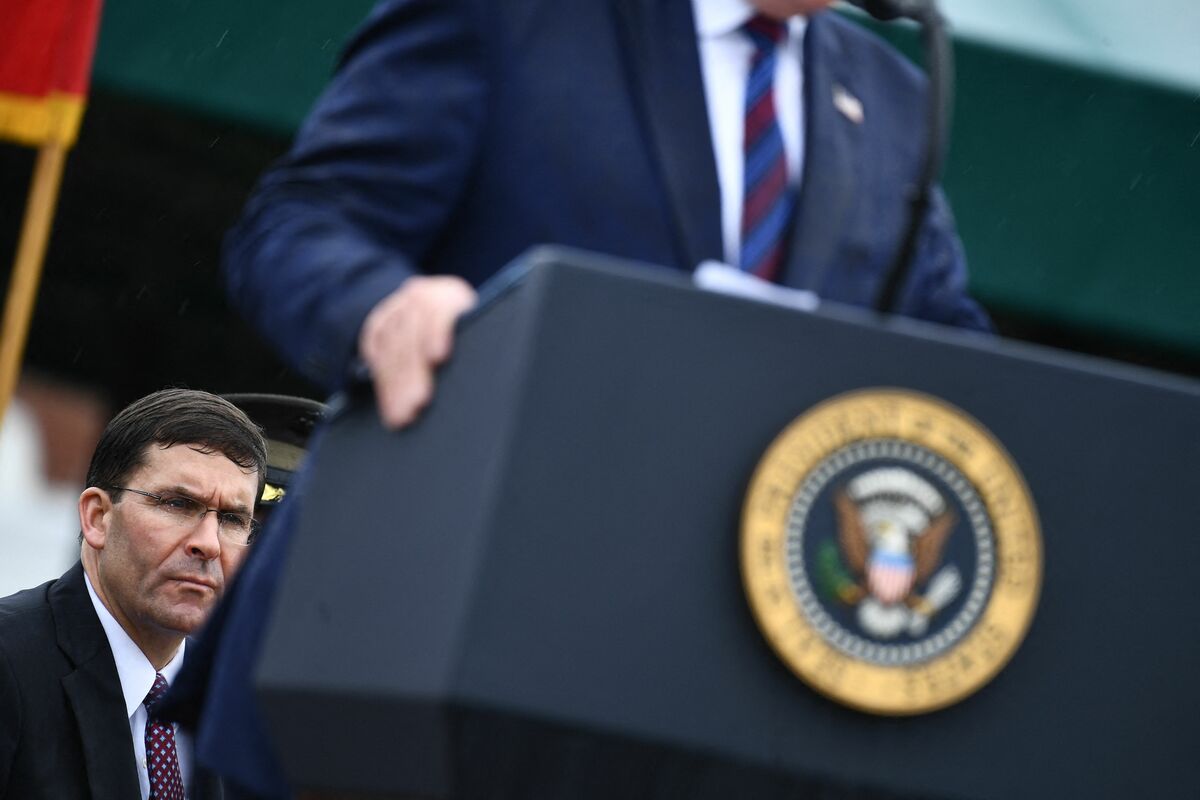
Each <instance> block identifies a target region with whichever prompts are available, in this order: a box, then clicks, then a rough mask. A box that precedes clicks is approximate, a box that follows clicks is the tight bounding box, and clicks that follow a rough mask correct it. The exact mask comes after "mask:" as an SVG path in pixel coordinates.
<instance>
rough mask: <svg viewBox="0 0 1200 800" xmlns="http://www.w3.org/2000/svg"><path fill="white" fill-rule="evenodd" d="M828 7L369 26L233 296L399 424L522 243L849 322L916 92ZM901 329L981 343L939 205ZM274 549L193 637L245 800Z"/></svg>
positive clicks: (733, 0) (886, 228)
mask: <svg viewBox="0 0 1200 800" xmlns="http://www.w3.org/2000/svg"><path fill="white" fill-rule="evenodd" d="M831 2H832V0H691V2H688V0H552V1H551V0H513V1H512V2H505V3H492V2H486V1H485V0H438V1H437V2H432V1H430V0H389V2H383V3H381V4H380V5H378V6H377V7H376V8H375V10H374V12H373V13H372V14H371V16H370V18H369V19H368V20H367V22H366V24H365V25H364V27H363V28H362V29H361V31H360V32H359V33H358V35H357V36H356V37H355V38H354V40H353V41H352V42H351V43H350V45H349V47H348V49H347V51H346V53H345V55H344V59H343V61H342V63H341V66H340V68H339V70H338V72H337V74H336V76H335V77H334V79H333V81H332V83H331V85H330V86H329V88H328V89H327V91H326V92H325V93H324V95H323V96H322V97H321V99H320V100H319V101H318V102H317V105H316V107H315V108H314V110H313V111H312V113H311V115H310V116H309V118H308V120H307V121H306V123H305V124H304V125H303V127H302V129H301V130H300V132H299V134H298V136H297V138H296V141H295V143H294V145H293V147H292V149H291V151H290V153H289V154H288V155H287V156H286V157H284V158H283V159H282V161H281V162H279V163H278V164H277V165H276V166H275V167H274V168H273V169H272V170H271V171H270V172H269V173H268V174H267V175H266V176H265V177H264V178H263V179H262V180H261V182H260V183H259V185H258V187H257V189H256V191H255V192H254V194H253V196H252V197H251V199H250V201H249V203H248V205H247V208H246V210H245V213H244V216H243V218H242V220H241V221H240V223H239V224H238V225H237V226H236V228H235V229H234V230H233V231H232V232H231V234H230V236H229V239H228V241H227V246H226V253H225V264H226V271H227V278H228V282H229V291H230V294H231V297H232V298H233V300H234V302H235V303H236V304H237V305H238V306H239V307H240V309H241V311H242V313H243V314H244V315H245V316H246V317H247V318H248V319H250V320H251V321H252V322H254V323H255V324H257V326H258V327H259V329H260V331H262V332H263V333H264V335H265V336H266V337H267V338H268V339H269V340H271V341H272V342H273V343H274V344H275V345H276V346H277V348H278V349H279V350H280V351H281V352H282V353H283V354H284V356H285V357H286V358H287V359H288V360H289V361H290V363H291V364H292V366H294V367H295V368H297V369H298V370H300V371H301V372H302V373H303V374H305V375H306V376H308V377H309V378H310V379H312V380H314V381H316V382H317V383H319V384H321V385H323V386H324V387H326V388H328V389H334V388H336V387H338V386H339V385H340V384H341V383H342V382H343V381H344V380H345V376H346V375H347V372H348V367H349V365H350V364H351V362H352V361H353V360H354V359H355V358H361V359H362V361H363V362H365V365H366V367H367V369H368V370H369V372H370V374H371V376H372V380H373V382H374V386H375V390H376V396H377V399H378V405H379V410H380V414H381V417H382V419H383V421H384V423H385V424H386V425H387V426H389V427H393V428H395V427H402V426H404V425H406V424H409V423H410V422H412V421H413V420H414V419H415V418H416V416H417V414H418V413H419V411H420V409H421V408H422V407H423V406H424V405H425V404H427V403H428V402H429V400H430V399H431V397H432V395H433V387H434V376H435V371H436V368H437V366H438V365H439V364H440V363H441V362H443V361H444V360H445V359H446V358H448V357H449V356H450V353H451V350H452V337H453V329H454V323H455V320H456V319H457V318H458V317H459V315H461V314H462V313H463V312H464V311H466V310H467V309H469V308H470V307H471V306H472V305H473V304H474V302H475V290H474V287H476V286H478V285H479V284H480V283H481V282H483V281H484V280H486V279H487V278H488V277H489V276H490V275H492V274H493V273H494V272H495V271H496V270H497V269H499V268H500V267H501V266H503V265H504V264H505V263H507V262H508V261H509V260H511V259H512V258H514V257H516V256H517V255H519V254H520V253H521V252H522V251H523V250H525V249H526V248H528V247H530V246H533V245H536V244H541V243H553V244H561V245H569V246H574V247H579V248H584V249H588V250H593V251H598V252H603V253H608V254H612V255H616V256H620V257H624V258H628V259H635V260H639V261H643V262H646V263H648V264H655V265H661V266H663V267H665V268H668V269H676V270H681V271H684V272H690V271H691V270H692V269H693V268H694V267H695V266H696V265H697V264H699V263H701V262H703V261H706V260H720V261H725V262H727V263H729V264H731V265H735V266H738V267H740V268H741V269H743V270H745V271H747V272H750V273H752V274H754V275H757V276H759V277H761V278H763V279H765V280H771V281H775V282H777V283H780V284H783V285H786V286H792V287H797V288H803V289H809V290H812V291H814V292H816V293H817V294H818V295H820V296H821V297H822V298H826V299H829V300H834V301H838V302H842V303H851V304H857V305H869V304H870V303H871V302H872V301H873V299H874V297H875V296H876V294H877V293H878V292H879V289H880V284H881V282H882V278H883V274H884V272H885V271H886V269H887V268H888V266H889V265H890V264H891V263H892V261H893V259H894V257H895V254H896V251H897V249H898V248H899V246H900V239H901V236H902V234H903V231H904V228H905V226H906V224H907V208H908V204H907V202H906V200H907V196H908V193H909V191H910V189H911V187H912V185H913V184H914V183H915V181H916V178H917V175H918V173H919V172H920V168H921V157H922V147H923V140H924V138H925V133H924V131H923V120H924V110H925V86H924V80H923V78H922V76H921V75H920V74H919V72H918V71H917V70H916V69H915V68H914V67H913V66H912V65H910V64H909V63H908V62H906V61H905V60H904V59H903V58H902V57H901V56H899V55H898V54H897V53H895V52H894V51H893V50H891V49H890V48H889V47H888V46H887V45H885V44H883V43H882V42H880V41H879V40H877V39H876V38H874V37H873V36H872V35H870V34H869V33H867V32H865V31H863V30H862V29H860V28H859V27H858V26H856V25H854V24H852V23H850V22H848V21H846V20H845V19H843V18H841V17H840V16H838V15H835V14H833V13H830V12H828V11H826V9H827V7H828V6H829V5H830V4H831ZM898 310H899V312H900V313H902V314H906V315H910V316H915V317H920V318H923V319H927V320H932V321H935V322H940V323H945V324H951V325H959V326H964V327H973V328H986V327H987V326H988V322H987V318H986V316H985V314H984V313H983V312H982V311H981V309H980V308H979V307H978V306H977V305H976V304H975V303H974V301H972V300H971V299H970V298H969V297H968V296H967V294H966V271H965V264H964V260H963V256H962V252H961V248H960V246H959V242H958V239H957V235H956V233H955V231H954V226H953V222H952V219H951V216H950V213H949V210H948V208H947V207H946V204H945V202H944V200H943V198H942V197H941V195H940V193H938V195H937V196H936V198H935V202H934V203H933V204H932V206H931V208H930V210H929V211H928V213H927V215H926V217H925V219H924V220H922V230H921V236H920V241H919V246H918V250H917V253H916V257H915V262H914V267H913V270H912V272H911V274H910V276H909V279H908V281H907V284H906V286H905V287H904V289H903V290H902V292H901V296H900V301H899V305H898ZM290 511H291V513H294V512H295V504H294V503H293V504H291V509H290ZM284 513H285V514H287V513H288V510H287V509H285V511H284ZM284 524H285V525H286V522H284ZM280 527H283V526H282V525H281V526H280ZM285 540H286V537H284V536H274V537H272V536H268V537H266V540H265V541H264V543H263V544H264V547H263V548H262V549H261V550H259V551H258V552H257V553H255V555H254V556H253V557H252V558H251V560H250V564H249V565H248V566H247V570H246V573H245V580H246V582H247V583H248V584H250V585H248V586H247V587H246V591H245V592H243V593H242V595H241V596H240V597H239V599H238V603H241V604H242V608H240V609H237V608H235V609H234V611H235V613H233V614H231V615H229V619H228V621H227V624H225V625H224V626H223V627H224V630H223V631H222V632H219V633H218V634H214V635H221V636H223V647H224V648H225V653H226V656H225V657H226V663H225V664H224V666H223V667H222V666H221V665H218V670H220V669H224V670H225V671H224V673H223V676H224V677H222V676H221V675H218V680H217V682H216V684H214V685H215V686H217V687H218V688H217V695H216V696H214V697H211V698H210V708H209V709H208V711H207V714H208V717H209V721H208V722H206V723H204V724H207V725H210V727H211V728H212V730H213V731H220V733H219V734H218V733H216V732H214V733H212V734H211V735H209V736H205V735H203V733H202V735H201V738H200V747H201V758H202V759H207V760H208V761H209V762H210V763H211V764H212V765H213V766H217V767H218V769H219V770H220V771H223V772H225V773H226V774H228V775H230V776H231V777H232V778H233V783H234V784H235V785H238V786H241V787H243V788H245V789H249V790H253V791H254V792H256V793H259V794H271V793H281V792H284V791H286V788H285V785H284V783H283V781H282V778H281V775H280V773H279V771H278V770H277V769H276V768H275V767H274V765H273V762H272V759H271V754H270V750H269V747H267V746H266V745H265V743H264V741H263V736H262V734H261V730H260V728H259V727H258V726H259V723H258V720H257V718H256V717H255V716H254V715H253V713H252V711H253V702H252V698H251V697H250V694H249V687H248V683H247V680H246V676H247V675H248V674H249V672H250V670H251V666H252V664H253V653H254V648H255V646H256V642H257V641H258V638H259V637H260V635H261V633H262V630H263V626H264V625H265V620H264V616H265V613H264V612H263V611H262V609H263V608H265V607H267V606H268V604H269V599H270V596H271V590H272V587H273V586H274V582H275V576H276V574H277V572H278V569H279V561H280V559H281V558H282V550H281V549H280V548H282V547H283V546H284V542H285ZM202 731H203V729H202ZM233 731H240V732H241V733H238V734H236V735H230V733H231V732H233ZM206 747H207V750H206V749H205V748H206Z"/></svg>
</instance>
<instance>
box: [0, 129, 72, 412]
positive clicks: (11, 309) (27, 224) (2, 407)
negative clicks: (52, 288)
mask: <svg viewBox="0 0 1200 800" xmlns="http://www.w3.org/2000/svg"><path fill="white" fill-rule="evenodd" d="M66 153H67V148H66V145H64V144H62V143H61V142H54V141H51V142H47V143H46V144H44V145H42V147H41V149H40V150H39V151H38V157H37V165H36V166H35V167H34V172H33V180H32V181H31V182H30V186H29V200H28V203H27V204H26V206H25V221H24V222H23V223H22V225H21V239H20V242H19V243H18V245H17V260H16V262H15V263H14V265H13V271H12V277H11V278H9V284H8V298H7V299H6V300H5V303H4V325H3V328H2V329H0V423H2V422H3V421H4V413H5V412H6V411H7V410H8V404H9V402H10V401H11V400H12V395H13V392H14V391H15V390H16V387H17V378H18V377H20V374H21V359H22V356H23V355H24V353H25V341H26V339H27V338H28V335H29V323H30V320H31V319H32V317H33V307H34V303H35V300H36V299H37V289H38V282H39V281H40V279H41V276H42V262H43V261H44V259H45V256H46V244H47V242H48V241H49V239H50V228H51V226H52V225H53V222H54V205H55V203H56V201H57V200H58V188H59V186H60V185H61V183H62V174H63V164H64V163H65V161H66Z"/></svg>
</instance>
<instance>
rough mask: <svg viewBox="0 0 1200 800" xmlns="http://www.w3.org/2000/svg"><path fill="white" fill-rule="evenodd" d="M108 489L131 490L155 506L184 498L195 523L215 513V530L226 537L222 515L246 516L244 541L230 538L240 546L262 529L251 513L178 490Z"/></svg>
mask: <svg viewBox="0 0 1200 800" xmlns="http://www.w3.org/2000/svg"><path fill="white" fill-rule="evenodd" d="M108 490H109V491H117V492H133V493H134V494H140V495H141V496H142V497H149V498H150V499H151V500H153V501H154V506H155V508H162V507H163V506H164V505H165V504H166V503H167V502H168V501H170V500H184V501H186V502H187V503H189V504H191V505H192V506H194V508H195V509H197V510H196V512H195V513H194V514H192V515H191V518H192V519H193V520H194V521H195V524H196V525H199V524H200V521H201V520H202V519H204V517H205V516H207V515H208V514H209V513H213V514H216V515H217V530H218V531H219V532H221V533H224V534H225V537H226V538H227V539H228V538H230V537H229V534H228V533H226V531H225V526H224V525H223V524H222V522H221V517H222V515H227V516H232V517H239V518H241V517H246V518H248V521H249V533H247V534H246V541H244V542H243V541H241V540H240V539H232V540H231V541H233V543H234V544H237V545H240V546H242V547H246V546H249V545H251V544H253V543H254V540H255V539H257V538H258V534H259V533H260V532H261V531H262V524H261V523H260V522H259V521H258V520H256V519H255V518H254V515H253V514H243V513H241V512H240V511H226V510H224V509H221V508H211V507H209V506H206V505H204V503H202V502H200V501H199V500H197V499H196V498H194V497H188V496H187V495H186V494H179V493H178V492H171V493H169V494H156V493H155V492H147V491H145V490H143V489H131V488H130V487H128V486H110V487H108ZM201 508H202V509H204V512H203V513H200V511H199V509H201ZM178 510H180V511H182V510H183V509H178Z"/></svg>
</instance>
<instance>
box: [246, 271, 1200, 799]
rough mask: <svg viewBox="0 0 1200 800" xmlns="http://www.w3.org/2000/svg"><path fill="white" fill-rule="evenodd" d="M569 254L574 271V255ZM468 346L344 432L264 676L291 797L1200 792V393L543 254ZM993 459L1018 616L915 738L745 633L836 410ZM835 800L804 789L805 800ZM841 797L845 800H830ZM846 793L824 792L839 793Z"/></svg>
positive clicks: (464, 335) (309, 509) (909, 726)
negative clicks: (390, 428)
mask: <svg viewBox="0 0 1200 800" xmlns="http://www.w3.org/2000/svg"><path fill="white" fill-rule="evenodd" d="M568 262H569V263H568ZM526 267H527V269H526V270H523V271H522V273H521V275H520V276H519V277H515V278H514V277H513V276H512V274H510V275H509V280H510V283H509V284H507V285H506V286H505V287H504V288H503V289H502V290H500V291H499V292H498V296H497V297H495V298H493V300H492V301H491V302H489V303H487V304H486V305H485V306H484V307H483V308H482V309H481V310H480V311H479V312H478V313H476V314H475V315H473V316H472V317H471V318H469V319H468V320H467V321H465V323H464V324H463V325H462V327H461V330H460V333H459V336H458V342H457V349H456V353H455V356H454V358H453V360H452V361H451V362H450V363H449V364H448V365H447V366H446V367H445V368H444V370H443V371H442V373H441V375H440V382H439V387H438V394H437V398H436V401H435V403H434V405H433V406H432V407H431V408H430V409H429V410H428V412H427V414H426V415H425V416H424V417H423V418H422V420H421V421H420V423H419V424H418V425H416V426H415V427H413V428H411V429H409V430H406V431H404V432H402V433H399V434H395V433H386V432H384V431H383V430H382V429H381V428H380V426H379V424H378V422H377V421H376V418H375V413H374V409H373V406H372V401H371V400H370V398H362V399H359V400H356V401H355V402H353V403H351V404H350V406H349V407H348V408H347V409H346V410H345V411H344V412H343V413H341V414H339V415H337V416H336V418H335V419H334V421H333V423H332V425H331V426H330V428H329V429H328V430H327V432H326V435H325V437H324V439H323V441H322V442H321V444H320V446H319V448H318V449H317V452H316V454H315V456H314V458H313V462H312V465H311V468H312V469H313V470H314V474H313V476H312V478H313V480H312V482H311V486H312V491H311V492H310V493H309V494H308V495H306V496H305V497H304V498H302V502H303V506H302V514H301V522H300V527H299V529H298V531H297V533H296V538H295V541H294V543H293V548H292V551H291V554H290V560H289V564H288V566H287V569H286V572H285V577H284V582H283V586H282V590H281V594H280V596H279V598H278V601H277V606H276V609H275V612H274V616H273V621H272V626H271V631H270V635H269V637H268V641H267V646H266V649H265V655H264V658H263V662H262V664H261V665H260V671H259V676H258V680H259V686H260V696H261V698H262V702H263V704H264V709H265V711H266V712H267V715H268V718H269V720H270V721H271V724H272V727H273V733H274V735H275V736H276V739H277V742H278V744H279V749H280V753H281V756H282V758H283V760H284V762H285V764H286V766H287V769H288V771H289V773H290V775H291V777H292V778H293V780H294V781H295V782H296V784H297V785H299V786H309V787H315V788H325V789H335V788H336V789H344V790H347V791H355V792H363V793H369V792H374V793H378V794H385V795H395V796H403V795H406V794H407V795H418V796H435V797H458V798H463V797H558V796H561V797H604V796H629V797H652V796H664V797H667V796H669V797H683V796H689V797H710V796H712V797H717V796H776V795H778V796H857V795H856V794H855V792H856V791H857V790H856V789H855V788H854V787H869V788H870V789H871V790H872V791H876V790H877V791H880V792H892V793H895V794H897V795H916V796H934V797H962V798H991V797H995V798H1006V797H1054V798H1060V797H1067V796H1075V797H1100V796H1103V797H1130V796H1155V797H1195V796H1197V795H1198V794H1200V764H1198V762H1197V759H1195V758H1194V756H1193V749H1194V747H1195V744H1196V743H1197V742H1200V686H1198V685H1197V682H1196V680H1195V676H1196V673H1197V667H1200V645H1198V644H1197V641H1196V635H1195V634H1196V632H1197V631H1200V602H1197V601H1196V599H1195V593H1194V591H1193V589H1192V580H1193V575H1194V574H1195V572H1196V568H1197V565H1200V537H1198V536H1196V535H1195V533H1194V531H1193V528H1194V524H1193V519H1194V507H1195V503H1196V497H1197V495H1198V494H1200V424H1198V420H1200V389H1198V388H1197V385H1196V384H1195V383H1194V382H1190V381H1185V380H1183V379H1175V378H1171V377H1167V376H1163V375H1158V374H1154V373H1150V372H1146V371H1141V370H1134V369H1131V368H1123V367H1117V366H1115V365H1112V364H1108V363H1105V362H1102V361H1098V360H1092V359H1082V358H1076V357H1070V356H1067V355H1064V354H1061V353H1057V352H1053V351H1048V350H1044V349H1040V348H1034V347H1030V346H1023V345H1015V344H1013V343H1009V342H1004V341H1001V340H998V339H995V338H993V337H988V336H982V335H974V334H965V333H962V332H958V331H954V330H949V329H943V328H939V327H936V326H929V325H924V324H920V323H916V322H912V321H906V320H889V321H886V322H882V323H880V322H878V321H876V320H875V319H874V318H872V317H870V316H868V315H865V314H862V313H859V312H855V311H853V310H849V309H836V308H827V309H823V310H821V311H819V312H817V313H800V312H795V311H790V310H787V309H782V308H777V307H772V306H765V305H762V304H758V303H753V302H750V301H745V300H739V299H734V298H729V297H724V296H718V295H714V294H710V293H706V292H703V291H699V290H697V289H694V288H692V287H691V286H690V285H689V284H687V282H686V281H684V280H682V279H680V278H679V277H678V276H677V275H676V274H675V273H669V272H667V271H655V270H651V269H646V268H641V267H630V266H628V265H624V264H618V263H614V262H612V261H609V260H605V259H599V258H596V257H588V256H583V255H580V254H577V253H571V252H566V251H559V250H548V249H547V250H542V251H538V252H537V253H535V254H533V255H531V256H529V257H528V263H527V264H526ZM867 387H898V388H904V389H910V390H914V391H918V392H921V393H925V394H928V395H932V396H934V397H937V398H941V399H942V400H944V401H946V402H947V403H950V404H953V405H954V406H957V407H958V408H959V409H962V410H963V411H965V412H966V413H967V414H969V415H971V416H972V417H974V418H975V419H977V420H978V421H979V422H980V423H982V424H983V425H984V426H986V428H987V429H989V430H990V431H991V432H992V433H993V434H994V435H995V437H996V438H997V439H998V440H999V441H1000V442H1002V443H1003V446H1004V447H1005V448H1006V449H1007V451H1008V453H1009V454H1010V455H1011V457H1012V459H1013V460H1014V461H1015V463H1016V464H1017V466H1018V467H1019V469H1020V470H1021V471H1022V473H1023V474H1024V477H1025V479H1026V481H1027V483H1028V485H1029V487H1030V489H1031V491H1032V494H1033V497H1034V500H1035V501H1036V505H1037V512H1038V515H1039V517H1040V520H1041V531H1042V536H1043V544H1044V572H1043V583H1042V591H1041V599H1040V602H1039V605H1038V610H1037V614H1036V617H1035V619H1034V621H1033V624H1032V627H1031V628H1030V630H1029V632H1028V635H1027V637H1026V639H1025V641H1024V643H1023V644H1022V645H1021V647H1020V649H1019V650H1018V651H1017V652H1016V655H1015V657H1014V658H1013V659H1012V661H1011V662H1010V663H1009V664H1008V665H1007V667H1005V668H1004V669H1003V671H1001V672H1000V673H999V675H998V676H997V677H996V678H995V679H994V680H992V681H991V682H990V683H988V684H987V685H986V686H984V687H983V688H982V689H981V690H979V691H978V692H977V693H975V694H974V695H972V696H970V697H968V698H967V699H965V700H963V701H962V702H959V703H957V704H955V705H952V706H950V707H948V708H945V709H943V710H940V711H935V712H932V713H928V714H922V715H918V716H913V717H906V718H892V717H879V716H872V715H870V714H866V713H863V712H860V711H855V710H852V709H849V708H846V707H843V706H841V705H838V704H837V703H835V702H832V701H830V700H828V699H825V698H824V697H822V696H821V695H819V694H817V693H816V692H814V691H813V690H812V689H810V688H809V687H808V686H806V685H805V684H804V683H803V682H801V681H800V680H798V679H797V678H796V677H795V676H794V675H793V674H792V673H791V672H789V670H788V669H787V668H786V667H785V666H784V665H783V664H782V663H781V661H780V660H779V659H778V658H777V657H776V656H775V654H774V653H773V652H772V651H771V649H770V647H769V646H768V645H767V643H766V642H765V641H764V638H763V636H762V635H761V634H760V633H759V630H758V628H757V627H756V624H755V620H754V618H753V616H752V614H751V612H750V609H749V607H748V605H747V600H746V595H745V591H744V589H743V587H742V584H741V578H740V571H739V564H738V558H739V549H738V548H739V545H738V536H739V519H740V515H741V509H742V504H743V500H744V497H745V493H746V490H747V485H748V483H749V481H750V478H751V475H752V473H753V471H754V469H755V465H756V464H757V463H758V461H759V459H760V458H761V457H762V454H763V452H764V450H765V449H766V448H767V447H768V445H769V444H770V443H771V442H772V440H773V439H774V438H775V437H776V436H777V435H778V434H779V432H780V431H781V430H782V429H784V427H785V426H787V425H788V423H789V422H791V421H792V420H793V419H794V418H795V417H797V416H798V415H800V414H801V413H803V412H805V411H806V410H807V409H809V408H810V407H812V406H814V405H816V404H818V403H820V402H822V401H824V400H826V399H828V398H830V397H832V396H835V395H838V394H840V393H844V392H847V391H850V390H856V389H862V388H867ZM825 785H828V786H833V787H841V788H838V789H836V790H829V792H832V793H829V792H827V793H826V794H811V795H810V794H806V792H808V791H809V790H811V791H812V792H820V791H825V790H821V789H819V788H817V787H819V786H825ZM847 787H849V788H847ZM838 792H841V794H839V793H838Z"/></svg>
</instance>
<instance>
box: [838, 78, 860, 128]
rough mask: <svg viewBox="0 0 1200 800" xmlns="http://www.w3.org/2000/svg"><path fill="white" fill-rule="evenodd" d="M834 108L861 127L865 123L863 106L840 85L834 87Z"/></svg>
mask: <svg viewBox="0 0 1200 800" xmlns="http://www.w3.org/2000/svg"><path fill="white" fill-rule="evenodd" d="M833 107H834V108H836V109H837V110H838V111H840V112H841V114H842V116H843V117H845V118H846V119H848V120H850V121H851V122H853V123H854V124H855V125H861V124H862V121H863V104H862V101H861V100H859V99H858V98H857V97H855V96H854V95H852V94H850V92H849V91H847V90H846V87H845V86H842V85H841V84H840V83H835V84H834V85H833Z"/></svg>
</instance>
